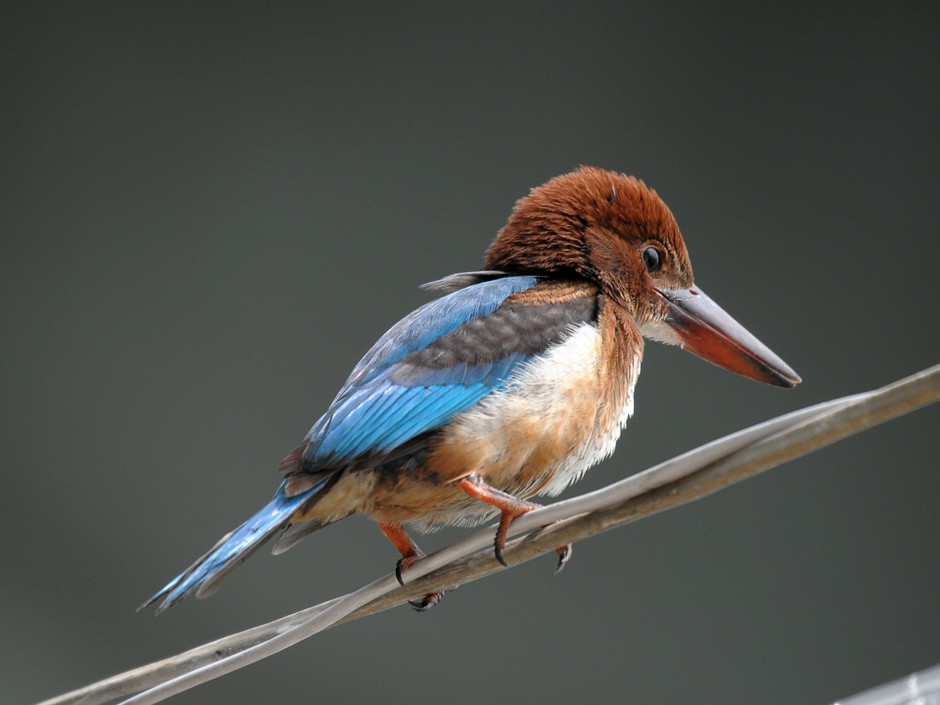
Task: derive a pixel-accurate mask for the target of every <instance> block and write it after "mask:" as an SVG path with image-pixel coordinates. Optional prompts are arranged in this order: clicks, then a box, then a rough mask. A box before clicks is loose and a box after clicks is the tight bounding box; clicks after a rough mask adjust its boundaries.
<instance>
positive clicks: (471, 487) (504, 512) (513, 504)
mask: <svg viewBox="0 0 940 705" xmlns="http://www.w3.org/2000/svg"><path fill="white" fill-rule="evenodd" d="M457 485H458V487H460V489H462V490H463V491H464V492H466V493H467V494H468V495H470V496H471V497H473V498H474V499H478V500H480V501H481V502H486V503H487V504H492V505H493V506H494V507H496V508H497V509H498V510H499V511H500V512H501V516H500V518H499V527H498V528H497V529H496V538H495V539H494V540H493V547H494V553H495V554H496V560H497V561H499V562H500V563H501V564H502V565H506V561H505V559H504V558H503V549H505V548H506V534H507V532H508V531H509V526H510V524H512V522H513V521H514V520H515V519H516V518H518V517H521V516H522V515H523V514H527V513H528V512H531V511H532V510H533V509H538V508H539V507H540V506H541V505H540V504H536V503H535V502H528V501H526V500H524V499H519V498H518V497H515V496H513V495H511V494H509V493H508V492H503V491H502V490H498V489H496V488H495V487H493V486H492V485H488V484H487V483H486V482H484V480H483V478H481V477H480V476H479V475H475V474H474V475H468V476H467V477H465V478H464V479H462V480H460V482H458V483H457ZM543 528H544V527H543ZM555 553H556V554H557V555H558V564H557V566H556V567H555V573H556V574H557V573H560V572H561V571H562V570H563V569H564V567H565V565H566V564H567V563H568V560H569V559H570V558H571V553H572V548H571V544H570V543H569V544H566V545H564V546H562V547H560V548H556V549H555Z"/></svg>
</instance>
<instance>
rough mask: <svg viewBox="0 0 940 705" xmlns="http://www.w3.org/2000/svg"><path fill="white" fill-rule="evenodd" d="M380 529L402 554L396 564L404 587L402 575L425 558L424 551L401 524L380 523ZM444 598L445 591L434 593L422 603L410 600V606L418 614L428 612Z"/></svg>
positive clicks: (398, 576)
mask: <svg viewBox="0 0 940 705" xmlns="http://www.w3.org/2000/svg"><path fill="white" fill-rule="evenodd" d="M379 529H381V530H382V533H383V534H385V536H386V537H387V538H388V540H389V541H391V542H392V543H393V544H395V548H397V549H398V552H399V553H400V554H401V558H399V559H398V563H396V564H395V579H396V580H397V581H398V584H399V585H401V586H402V587H404V586H405V580H404V578H403V577H402V575H403V574H404V572H405V571H406V570H408V569H409V568H410V567H411V566H413V565H414V564H415V563H417V562H418V561H420V560H421V559H422V558H424V551H422V550H421V549H420V548H419V547H418V544H416V543H415V542H414V541H412V540H411V537H410V536H409V535H408V533H407V532H406V531H405V529H404V528H403V527H402V525H401V524H383V523H382V522H379ZM442 597H444V592H443V591H441V592H432V593H428V594H427V595H425V596H424V598H423V599H422V600H420V601H417V600H408V604H409V605H411V606H412V607H414V608H415V610H416V611H418V612H427V611H428V610H429V609H431V608H432V607H434V606H435V605H437V603H438V602H440V601H441V598H442Z"/></svg>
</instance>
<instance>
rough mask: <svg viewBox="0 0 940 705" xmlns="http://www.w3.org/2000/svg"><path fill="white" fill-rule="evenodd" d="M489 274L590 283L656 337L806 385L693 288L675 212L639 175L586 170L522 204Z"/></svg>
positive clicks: (754, 374)
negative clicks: (578, 279)
mask: <svg viewBox="0 0 940 705" xmlns="http://www.w3.org/2000/svg"><path fill="white" fill-rule="evenodd" d="M484 266H485V268H486V269H490V270H499V271H504V272H513V273H520V274H521V273H525V274H538V275H543V276H554V277H572V276H573V277H579V278H583V279H587V280H589V281H591V282H594V283H595V284H596V285H597V286H598V287H599V288H600V290H601V291H602V292H603V294H604V295H605V296H608V297H610V298H611V299H612V300H613V301H615V302H616V303H617V304H618V305H620V306H623V307H624V308H625V309H626V310H627V311H629V312H630V314H631V315H632V316H633V318H634V320H635V321H636V323H637V326H638V327H639V329H640V331H641V332H642V333H643V335H644V336H646V337H648V338H652V339H654V340H659V341H661V342H665V343H669V344H673V345H680V346H682V347H683V348H685V349H686V350H688V351H689V352H692V353H695V354H696V355H698V356H700V357H702V358H704V359H706V360H708V361H709V362H713V363H714V364H716V365H719V366H721V367H724V368H726V369H728V370H731V371H732V372H736V373H738V374H740V375H743V376H745V377H749V378H751V379H755V380H758V381H760V382H767V383H769V384H774V385H777V386H781V387H793V386H795V385H796V384H799V382H800V377H799V375H797V374H796V372H794V371H793V370H792V369H791V368H790V367H789V366H788V365H787V364H786V363H785V362H784V361H783V360H781V359H780V358H779V357H777V355H775V354H774V353H773V352H772V351H771V350H770V349H769V348H768V347H767V346H765V345H764V344H763V343H761V342H760V341H759V340H757V338H755V337H754V336H753V335H751V334H750V333H749V332H748V331H747V330H746V329H745V328H744V327H742V326H741V325H740V324H739V323H737V322H736V321H735V320H734V319H733V318H731V316H729V315H728V314H727V313H725V311H724V310H722V309H721V307H720V306H718V304H716V303H715V302H714V301H712V300H711V299H710V298H709V297H708V296H706V295H705V294H704V292H703V291H702V290H701V289H700V288H698V287H697V286H695V285H694V282H693V277H692V263H691V262H690V261H689V253H688V250H687V249H686V246H685V242H684V241H683V239H682V234H681V233H680V232H679V226H678V225H677V224H676V220H675V218H674V217H673V215H672V212H671V211H670V210H669V208H668V207H667V206H666V204H665V203H664V202H663V201H662V199H661V198H660V197H659V196H658V195H657V194H656V192H655V191H653V190H652V189H650V188H647V186H646V185H645V184H644V183H643V182H642V181H640V180H639V179H635V178H633V177H631V176H627V175H625V174H620V173H617V172H612V171H605V170H603V169H596V168H593V167H581V168H580V169H578V170H576V171H573V172H571V173H570V174H564V175H562V176H558V177H555V178H554V179H552V180H551V181H549V182H548V183H546V184H543V185H542V186H539V187H537V188H534V189H532V192H531V193H530V194H529V195H528V196H525V197H524V198H521V199H520V200H519V201H518V202H517V203H516V206H515V208H514V209H513V212H512V215H511V216H510V217H509V221H508V222H507V223H506V225H505V226H504V227H503V228H502V230H500V231H499V233H498V234H497V236H496V239H495V240H494V241H493V243H492V245H490V247H489V249H488V250H487V253H486V259H485V262H484Z"/></svg>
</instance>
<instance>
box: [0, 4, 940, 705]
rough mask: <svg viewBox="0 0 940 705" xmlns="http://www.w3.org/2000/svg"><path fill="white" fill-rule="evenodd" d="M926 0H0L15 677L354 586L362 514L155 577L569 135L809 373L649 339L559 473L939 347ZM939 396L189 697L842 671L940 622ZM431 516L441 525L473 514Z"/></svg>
mask: <svg viewBox="0 0 940 705" xmlns="http://www.w3.org/2000/svg"><path fill="white" fill-rule="evenodd" d="M938 34H940V33H938V16H937V10H936V4H935V3H933V7H932V8H930V7H929V4H927V3H925V4H924V5H922V6H895V5H892V4H889V3H871V4H864V5H863V4H857V3H853V4H851V5H850V6H848V5H847V6H846V7H845V8H841V9H840V8H838V7H833V6H830V7H818V6H816V5H815V4H812V5H806V6H800V5H795V4H791V3H787V4H786V5H785V6H784V7H783V8H779V9H773V8H771V7H768V6H759V7H758V6H755V5H753V4H730V5H727V6H723V7H720V8H714V9H707V10H706V9H703V8H701V7H699V6H698V4H697V3H687V4H686V6H665V5H662V4H660V3H641V4H640V3H628V2H624V3H606V4H604V3H600V4H598V3H584V2H579V3H567V4H557V5H556V4H549V3H533V4H529V5H513V6H512V7H511V8H510V7H505V6H504V4H493V5H485V4H481V3H462V4H460V5H459V6H455V7H453V8H450V9H444V8H441V7H432V6H431V5H430V4H428V5H426V6H424V7H421V8H418V7H414V6H408V7H405V6H402V5H401V4H398V3H395V4H394V5H393V4H392V3H387V4H379V3H375V4H356V3H347V4H344V5H343V8H342V9H337V8H336V7H325V6H320V5H317V4H313V3H311V4H305V5H304V4H298V5H281V4H273V3H268V4H263V3H257V4H255V5H245V4H241V3H217V4H195V3H175V4H174V3H148V4H146V5H144V4H141V3H119V2H115V3H94V4H92V3H71V4H64V5H62V6H57V7H55V8H45V9H44V8H43V7H42V6H39V5H38V4H28V5H24V6H22V7H15V6H12V5H10V4H9V3H5V4H4V5H3V8H2V9H0V59H2V69H3V91H2V95H3V107H2V111H0V120H2V132H0V135H2V137H0V145H2V147H0V149H2V153H0V178H2V184H0V199H2V203H0V233H2V250H0V326H2V346H0V385H2V386H0V398H2V400H0V414H2V418H0V424H2V425H0V428H2V436H0V440H2V443H0V470H2V477H3V480H2V492H0V535H2V537H3V539H2V551H3V569H2V573H0V623H2V628H0V650H2V658H0V695H2V700H3V701H4V702H28V701H31V700H36V699H39V698H41V697H46V696H51V695H54V694H56V693H57V692H59V691H63V690H65V689H68V688H72V687H77V686H80V685H83V684H85V683H87V682H90V681H92V680H96V679H98V678H101V677H104V676H108V675H111V674H112V673H115V672H117V671H119V670H123V669H126V668H129V667H132V666H137V665H139V664H142V663H145V662H149V661H151V660H154V659H156V658H159V657H163V656H167V655H169V654H171V653H174V652H177V651H179V650H182V649H184V648H186V647H190V646H193V645H195V644H197V643H202V642H204V641H207V640H209V639H211V638H215V637H218V636H221V635H223V634H227V633H230V632H233V631H235V630H238V629H242V628H245V627H248V626H251V625H254V624H256V623H259V622H262V621H266V620H269V619H272V618H274V617H277V616H279V615H281V614H284V613H287V612H291V611H294V610H297V609H299V608H301V607H304V606H306V605H309V604H313V603H316V602H319V601H322V600H324V599H327V598H330V597H333V596H336V595H339V594H342V593H345V592H347V591H349V590H352V589H354V588H356V587H358V586H360V585H361V584H363V583H365V582H367V581H369V580H371V579H373V578H375V577H378V576H379V575H382V574H383V573H386V572H387V571H389V570H390V569H391V568H392V566H393V564H394V560H395V557H396V555H395V552H394V550H393V548H392V547H391V546H390V545H389V544H388V542H387V541H385V539H383V538H382V537H381V535H380V534H379V533H378V531H377V530H376V529H375V527H374V526H373V525H371V524H370V523H369V522H367V521H365V520H363V519H360V518H354V519H351V520H349V521H346V522H343V523H341V524H339V525H337V526H335V527H331V528H330V529H328V530H326V531H324V532H321V533H320V534H317V535H316V536H315V537H313V538H311V539H309V540H307V541H306V542H304V544H302V545H301V546H300V547H298V548H297V549H295V550H294V551H292V552H290V553H289V554H287V555H285V556H282V557H280V558H278V559H276V560H275V559H273V558H271V557H270V556H269V555H268V554H267V553H266V552H265V553H263V554H258V555H257V556H256V557H255V558H253V559H252V560H251V561H249V563H247V564H246V565H245V566H243V567H242V569H241V570H239V571H238V573H236V575H235V576H234V577H233V579H232V580H231V581H230V582H229V583H227V584H226V585H225V586H224V588H223V589H222V591H221V592H220V593H219V594H218V595H216V596H215V597H214V598H213V599H211V600H209V601H206V602H192V603H187V604H184V605H182V606H180V607H178V608H176V609H174V610H172V611H171V612H169V613H168V614H166V615H164V616H162V617H161V618H160V619H153V618H152V617H151V616H150V615H149V614H135V613H134V608H135V607H136V606H137V605H138V604H139V603H140V602H141V601H142V600H143V599H145V598H146V597H147V596H148V595H149V594H150V593H152V592H153V591H154V590H155V589H157V588H159V587H160V586H161V585H163V584H164V583H165V582H166V581H167V580H168V579H170V578H171V577H172V576H173V575H175V574H176V573H177V572H178V571H179V570H180V569H182V568H184V567H185V566H186V565H188V563H189V562H190V561H191V560H192V559H194V558H195V557H196V556H198V555H199V554H200V553H201V552H202V551H204V550H205V549H206V548H207V547H208V546H209V545H211V543H212V542H214V541H215V540H216V539H217V538H218V537H219V536H220V535H221V534H223V533H224V532H225V531H227V530H229V529H231V528H232V527H234V526H235V525H236V524H237V523H238V522H240V521H241V520H242V519H244V518H245V517H247V516H248V515H249V514H250V513H251V512H253V511H254V510H255V509H256V508H257V507H259V506H260V505H261V504H262V503H263V502H265V501H266V500H267V498H268V497H269V495H270V494H271V492H272V491H273V489H274V487H275V485H276V482H277V475H276V473H275V466H276V464H277V462H278V460H279V459H280V458H281V457H282V455H283V454H285V453H286V452H287V451H288V450H289V449H290V448H291V447H293V445H294V444H295V443H296V442H297V441H298V440H299V439H300V438H301V436H302V435H303V434H304V433H305V432H306V430H307V428H308V427H309V425H310V424H311V423H312V422H313V421H314V420H315V419H316V417H317V416H318V415H319V414H320V413H322V411H323V410H324V409H325V408H326V406H327V404H328V403H329V401H330V399H331V398H332V396H333V394H334V393H335V391H336V390H337V388H338V387H339V385H340V384H341V383H342V381H343V379H344V378H345V376H346V374H347V373H348V371H349V369H350V368H351V366H352V365H353V364H354V363H355V362H356V360H357V359H358V358H359V356H360V355H361V354H362V353H363V352H364V351H365V350H366V349H367V348H368V346H369V345H370V344H371V343H372V341H373V340H374V339H375V338H376V337H377V336H378V335H380V334H381V333H382V332H383V331H384V330H385V329H386V328H387V327H388V326H389V325H390V324H392V323H393V322H394V321H396V320H397V319H398V318H399V317H400V316H402V315H403V314H405V313H406V312H408V311H409V310H411V309H412V308H414V307H415V306H417V305H419V304H420V303H422V302H423V301H425V300H427V298H428V297H427V295H426V294H425V293H423V292H421V291H419V290H418V288H417V285H418V284H420V283H421V282H424V281H428V280H430V279H434V278H437V277H439V276H442V275H445V274H447V273H449V272H453V271H462V270H467V269H473V268H476V267H478V266H479V264H480V261H481V256H482V252H483V250H484V248H485V246H486V245H487V243H488V242H489V240H490V239H491V237H492V236H493V234H494V233H495V231H496V230H497V229H498V228H499V227H500V226H501V225H502V223H503V222H504V221H505V218H506V216H507V214H508V212H509V209H510V208H511V206H512V204H513V202H514V201H515V199H516V198H518V197H519V196H521V195H523V194H524V193H526V192H527V190H528V189H529V188H530V187H532V186H535V185H537V184H539V183H542V182H543V181H545V180H547V179H548V178H550V177H551V176H553V175H555V174H558V173H562V172H564V171H567V170H569V169H571V168H573V167H575V166H577V165H578V164H582V163H585V164H594V165H598V166H604V167H608V168H613V169H617V170H623V171H627V172H629V173H632V174H636V175H639V176H641V177H642V178H644V179H645V180H646V181H647V182H648V183H649V184H650V185H652V186H654V187H655V188H656V189H657V190H658V191H659V192H660V194H661V195H662V196H663V197H664V199H665V200H666V201H667V203H669V204H670V205H671V207H672V208H673V210H674V212H675V214H676V216H677V218H678V220H679V223H680V225H681V227H682V229H683V232H684V234H685V237H686V240H687V242H688V244H689V248H690V250H691V254H692V259H693V262H694V265H695V271H696V274H697V281H698V283H699V284H701V285H702V286H703V287H704V288H705V289H706V290H707V291H708V292H709V293H710V294H711V295H712V296H713V297H714V298H716V299H717V300H718V301H720V302H721V303H722V304H723V305H724V306H725V308H726V309H728V310H729V311H730V312H732V313H733V314H734V315H735V316H736V317H737V318H738V319H739V320H740V321H742V322H743V323H744V324H745V325H747V326H748V327H749V328H750V329H751V330H752V331H753V332H755V333H756V334H757V335H758V336H759V337H760V338H762V339H763V340H764V341H765V342H767V343H768V344H769V345H770V346H771V347H773V348H774V349H775V350H776V351H777V352H778V353H779V354H780V355H781V356H782V357H784V359H786V360H787V361H788V362H789V363H790V364H791V365H793V367H794V368H795V369H796V370H797V371H798V372H800V374H802V375H803V378H804V380H805V382H804V384H803V385H802V386H801V387H800V388H798V389H797V390H795V391H791V392H784V391H781V390H778V389H773V388H769V387H764V386H761V385H757V384H754V383H750V382H747V381H745V380H742V379H738V378H736V377H734V376H732V375H730V374H728V373H726V372H723V371H721V370H718V369H717V368H714V367H712V366H709V365H706V364H705V363H703V362H701V361H699V360H697V359H695V358H693V357H692V356H690V355H686V354H685V353H682V352H681V351H678V350H674V349H667V348H664V347H663V346H660V345H655V344H650V345H649V346H648V347H647V359H646V362H645V363H644V372H643V376H642V379H641V381H640V384H639V388H638V398H637V415H636V417H635V418H634V420H633V421H632V422H631V424H630V426H629V427H628V429H627V431H626V433H625V435H624V437H623V438H622V440H621V443H620V449H619V451H618V453H617V454H616V456H615V457H614V458H613V459H612V460H611V461H609V462H607V463H605V464H604V465H602V466H600V467H598V468H596V469H595V470H593V471H592V472H591V473H589V475H588V477H587V478H586V479H585V480H584V481H583V482H582V483H581V484H580V485H579V486H577V491H583V490H587V489H589V488H593V487H597V486H600V485H603V484H606V483H608V482H611V481H613V480H615V479H618V478H620V477H623V476H625V475H627V474H629V473H632V472H635V471H638V470H640V469H642V468H644V467H646V466H647V465H650V464H652V463H654V462H657V461H659V460H662V459H665V458H667V457H670V456H672V455H674V454H676V453H678V452H681V451H684V450H686V449H688V448H690V447H693V446H695V445H697V444H699V443H702V442H704V441H707V440H709V439H711V438H713V437H716V436H718V435H721V434H724V433H726V432H730V431H733V430H735V429H737V428H739V427H742V426H744V425H747V424H750V423H752V422H756V421H759V420H762V419H764V418H767V417H770V416H773V415H777V414H779V413H783V412H785V411H788V410H790V409H794V408H797V407H800V406H803V405H807V404H810V403H812V402H816V401H820V400H824V399H827V398H831V397H834V396H838V395H843V394H847V393H851V392H855V391H860V390H864V389H868V388H871V387H875V386H879V385H882V384H884V383H887V382H889V381H891V380H893V379H895V378H898V377H901V376H903V375H906V374H909V373H911V372H914V371H916V370H918V369H920V368H923V367H926V366H928V365H931V364H933V363H936V362H937V361H938V354H937V352H938V349H940V346H938V343H940V332H938V331H940V326H938V314H937V310H938V309H937V306H938V303H937V302H938V294H940V286H938V276H937V264H938V254H937V236H938V232H940V230H938V219H940V214H938V206H937V203H938V199H937V187H938V164H940V154H938V151H940V142H938V139H937V126H938V125H940V120H938V90H937V85H938V83H937V78H938V76H937V74H938V67H940V66H938V64H940V62H938V56H940V50H938V41H937V37H938ZM938 421H940V409H936V408H934V409H929V410H926V411H923V412H920V413H918V414H916V415H914V416H911V417H908V418H905V419H903V420H901V421H897V422H894V423H892V424H890V425H888V426H884V427H881V428H879V429H877V430H874V431H872V432H870V433H867V434H865V435H863V436H860V437H856V438H853V439H851V440H849V441H847V442H844V443H842V444H839V445H837V446H834V447H831V448H829V449H827V450H825V451H823V452H820V453H818V454H816V455H813V456H812V457H808V458H805V459H802V460H799V461H798V462H795V463H793V464H791V465H789V466H787V467H785V468H781V469H778V470H775V471H773V472H771V473H769V474H766V475H764V476H761V477H759V478H757V479H754V480H751V481H749V482H747V483H745V484H744V485H742V486H737V487H734V488H732V489H729V490H727V491H725V492H722V493H720V494H719V495H718V496H714V497H711V498H708V499H706V500H704V501H701V502H698V503H696V504H694V505H692V506H689V507H686V508H683V509H681V510H678V511H674V512H670V513H668V514H665V515H661V516H658V517H655V518H653V519H650V520H648V521H643V522H641V523H639V524H636V525H633V526H631V527H628V528H626V529H622V530H619V531H614V532H611V533H608V534H605V535H603V536H600V537H597V538H594V539H592V540H590V541H587V542H584V543H583V544H580V545H578V546H577V547H576V552H575V557H574V560H573V563H572V564H571V565H570V566H569V567H568V569H567V570H566V572H565V573H564V574H563V575H561V576H559V577H557V578H553V577H552V576H551V569H552V565H551V560H550V559H549V558H545V559H543V560H539V561H535V562H533V563H531V564H528V565H526V566H523V567H521V568H519V569H517V570H513V571H509V572H507V573H505V574H502V575H499V576H496V577H494V578H492V579H489V580H487V581H485V582H483V583H477V584H473V585H469V586H465V587H464V588H463V589H461V590H459V591H458V592H455V593H453V594H450V595H448V597H447V598H446V599H445V602H444V603H443V604H442V605H441V607H440V608H439V609H437V610H435V611H434V612H432V613H430V614H427V615H415V614H413V613H411V611H410V610H408V609H398V610H394V611H392V612H390V613H386V614H383V615H380V616H377V617H374V618H371V619H368V620H364V621H361V622H358V623H354V624H350V625H348V626H344V627H341V628H338V629H336V630H334V631H331V632H329V633H327V634H325V635H322V636H320V637H318V638H316V639H314V640H312V641H310V642H308V643H304V644H302V645H300V646H298V647H295V648H293V649H291V650H290V651H289V652H287V653H285V654H282V655H280V656H278V657H276V658H273V659H270V660H269V661H266V662H264V663H262V664H260V665H257V666H254V667H252V668H249V669H247V670H244V671H241V672H239V673H237V674H235V675H232V676H228V677H226V678H224V679H222V680H220V681H216V682H214V683H212V684H210V685H207V686H204V687H202V688H200V689H198V690H196V691H193V692H191V693H188V694H186V695H184V696H181V697H179V698H177V700H176V701H175V702H178V703H232V702H239V703H252V702H259V703H260V702H277V701H284V702H317V703H331V702H349V703H358V702H362V703H372V702H393V703H394V702H406V701H407V702H412V703H441V702H448V703H471V702H474V703H476V702H506V701H509V700H514V701H517V702H536V701H538V702H543V703H561V702H585V701H590V702H637V703H667V702H669V703H673V702H695V703H717V702H721V703H754V702H761V703H797V702H802V703H823V702H826V701H828V700H831V699H834V698H837V697H840V696H844V695H847V694H850V693H852V692H855V691H858V690H860V689H863V688H866V687H868V686H871V685H874V684H876V683H879V682H881V681H884V680H886V679H890V678H896V677H898V676H901V675H903V674H905V673H907V672H908V671H912V670H915V669H919V668H924V667H926V666H929V665H932V664H934V663H936V662H938V661H940V609H938V608H940V588H938V584H940V560H938V549H940V512H938V511H937V498H938V492H940V479H938V473H937V465H938V463H937V457H938V442H937V431H938ZM460 534H461V532H459V531H455V532H449V533H444V534H440V535H435V536H432V537H426V538H425V539H424V541H423V543H424V545H425V546H426V547H429V548H433V547H436V546H440V545H442V543H443V542H445V541H447V540H450V539H452V538H454V537H455V536H459V535H460Z"/></svg>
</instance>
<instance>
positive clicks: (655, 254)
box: [643, 247, 662, 274]
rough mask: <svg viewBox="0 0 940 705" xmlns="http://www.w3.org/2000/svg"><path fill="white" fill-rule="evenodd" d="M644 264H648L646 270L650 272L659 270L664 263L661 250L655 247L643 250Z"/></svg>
mask: <svg viewBox="0 0 940 705" xmlns="http://www.w3.org/2000/svg"><path fill="white" fill-rule="evenodd" d="M643 264H645V265H646V271H648V272H649V273H650V274H653V273H654V272H657V271H659V267H660V265H661V264H662V261H661V258H660V256H659V250H657V249H656V248H655V247H647V248H646V249H645V250H643Z"/></svg>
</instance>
